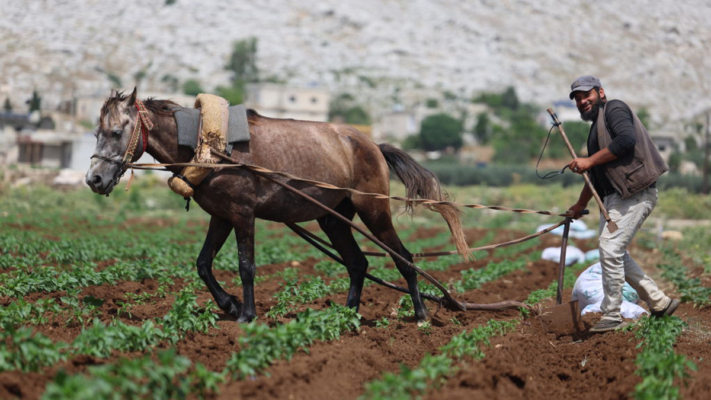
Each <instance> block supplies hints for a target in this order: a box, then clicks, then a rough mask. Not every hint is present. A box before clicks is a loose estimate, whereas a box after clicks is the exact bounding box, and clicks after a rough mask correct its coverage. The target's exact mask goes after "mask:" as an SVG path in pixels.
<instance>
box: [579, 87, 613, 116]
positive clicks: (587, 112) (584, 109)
mask: <svg viewBox="0 0 711 400" xmlns="http://www.w3.org/2000/svg"><path fill="white" fill-rule="evenodd" d="M603 96H605V92H604V89H602V88H600V93H599V94H598V92H597V91H596V90H595V89H590V90H588V91H587V92H575V93H574V94H573V99H575V105H576V106H577V107H578V111H580V118H582V120H583V121H592V120H593V119H595V118H597V110H598V107H600V101H601V100H600V98H601V97H603Z"/></svg>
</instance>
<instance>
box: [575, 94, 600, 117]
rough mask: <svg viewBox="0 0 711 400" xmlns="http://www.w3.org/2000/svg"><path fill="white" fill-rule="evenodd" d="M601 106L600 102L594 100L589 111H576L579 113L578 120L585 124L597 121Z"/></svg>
mask: <svg viewBox="0 0 711 400" xmlns="http://www.w3.org/2000/svg"><path fill="white" fill-rule="evenodd" d="M601 104H602V102H601V101H600V99H599V98H598V99H597V100H595V101H594V102H593V103H592V107H591V108H590V110H589V111H586V112H583V111H580V110H578V111H580V119H582V120H583V121H586V122H590V121H595V120H596V119H597V114H598V112H599V111H600V105H601Z"/></svg>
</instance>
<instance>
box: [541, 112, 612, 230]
mask: <svg viewBox="0 0 711 400" xmlns="http://www.w3.org/2000/svg"><path fill="white" fill-rule="evenodd" d="M547 111H548V114H550V116H551V118H553V123H554V124H555V125H556V126H557V127H558V132H560V135H561V136H562V137H563V141H564V142H565V145H566V146H567V147H568V151H569V152H570V155H571V156H572V157H573V158H574V159H575V158H578V156H577V155H575V150H573V146H572V145H571V144H570V141H568V137H567V136H566V135H565V131H563V124H561V123H560V121H559V120H558V116H557V115H556V114H555V113H554V112H553V109H552V108H549V109H548V110H547ZM582 175H583V179H585V184H586V185H588V188H590V191H591V192H592V194H593V197H595V201H596V202H597V205H598V207H600V212H601V213H602V216H603V217H604V218H605V221H607V229H608V230H609V231H610V232H614V231H616V230H617V224H615V222H614V221H613V220H612V219H610V214H608V213H607V209H606V208H605V204H603V202H602V199H601V198H600V195H599V194H597V190H595V187H594V186H593V184H592V182H590V177H589V176H588V173H587V172H583V173H582Z"/></svg>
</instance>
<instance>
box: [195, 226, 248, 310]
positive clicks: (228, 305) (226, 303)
mask: <svg viewBox="0 0 711 400" xmlns="http://www.w3.org/2000/svg"><path fill="white" fill-rule="evenodd" d="M231 231H232V224H230V223H229V222H228V221H225V220H223V219H220V218H217V217H212V218H211V219H210V227H209V229H208V231H207V237H206V238H205V244H204V245H203V246H202V250H200V255H199V256H198V259H197V270H198V275H199V276H200V278H201V279H202V280H203V282H205V285H207V288H208V289H209V290H210V293H212V297H213V298H214V299H215V302H216V303H217V306H218V307H220V309H221V310H222V311H224V312H225V313H227V314H228V315H231V316H233V317H235V318H237V317H239V310H240V308H241V307H240V304H239V303H238V302H237V301H236V300H235V299H234V298H233V297H232V296H230V295H229V294H228V293H227V292H225V290H224V289H223V288H222V286H220V284H219V283H218V282H217V280H216V279H215V276H214V275H213V274H212V262H213V260H214V259H215V256H217V253H218V252H219V251H220V249H221V248H222V245H223V244H225V241H226V240H227V237H228V236H230V232H231Z"/></svg>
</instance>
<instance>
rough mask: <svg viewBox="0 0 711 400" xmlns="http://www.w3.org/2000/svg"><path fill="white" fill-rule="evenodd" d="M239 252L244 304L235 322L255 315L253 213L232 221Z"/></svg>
mask: <svg viewBox="0 0 711 400" xmlns="http://www.w3.org/2000/svg"><path fill="white" fill-rule="evenodd" d="M233 226H234V228H235V236H236V239H237V251H238V253H239V276H240V278H242V296H243V300H244V304H243V305H242V312H241V314H240V316H239V318H237V322H250V321H251V320H253V319H254V318H256V317H257V307H256V305H255V304H254V275H255V274H256V267H255V265H254V215H250V216H246V215H243V216H240V217H238V218H237V219H236V220H234V221H233Z"/></svg>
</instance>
